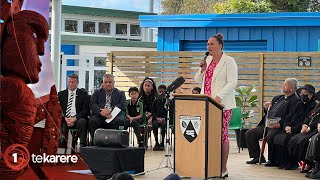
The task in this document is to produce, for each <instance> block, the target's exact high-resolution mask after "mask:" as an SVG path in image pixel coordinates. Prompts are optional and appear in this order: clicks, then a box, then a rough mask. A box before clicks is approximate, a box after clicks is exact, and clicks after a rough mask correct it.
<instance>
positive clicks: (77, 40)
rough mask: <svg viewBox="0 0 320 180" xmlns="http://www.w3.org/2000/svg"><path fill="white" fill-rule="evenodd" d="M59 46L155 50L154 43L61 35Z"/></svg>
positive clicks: (155, 45)
mask: <svg viewBox="0 0 320 180" xmlns="http://www.w3.org/2000/svg"><path fill="white" fill-rule="evenodd" d="M61 44H73V45H90V46H120V47H144V48H157V44H156V43H155V42H143V41H120V40H116V39H115V38H111V37H102V36H98V37H95V36H77V35H70V34H61Z"/></svg>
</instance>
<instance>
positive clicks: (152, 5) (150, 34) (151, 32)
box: [148, 0, 154, 42]
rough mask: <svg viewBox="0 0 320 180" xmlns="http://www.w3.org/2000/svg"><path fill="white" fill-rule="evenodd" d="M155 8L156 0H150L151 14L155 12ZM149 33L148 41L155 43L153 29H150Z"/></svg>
mask: <svg viewBox="0 0 320 180" xmlns="http://www.w3.org/2000/svg"><path fill="white" fill-rule="evenodd" d="M153 7H154V0H149V13H153V12H154V10H153ZM148 31H149V33H148V35H149V38H148V41H149V42H153V30H152V29H151V28H149V29H148Z"/></svg>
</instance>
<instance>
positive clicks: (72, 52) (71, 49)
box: [61, 45, 76, 87]
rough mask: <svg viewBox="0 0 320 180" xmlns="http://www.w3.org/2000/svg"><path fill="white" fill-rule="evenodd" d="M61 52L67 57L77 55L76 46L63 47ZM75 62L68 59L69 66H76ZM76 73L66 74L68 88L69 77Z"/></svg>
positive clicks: (68, 72)
mask: <svg viewBox="0 0 320 180" xmlns="http://www.w3.org/2000/svg"><path fill="white" fill-rule="evenodd" d="M61 52H62V53H63V54H65V55H75V54H76V46H75V45H61ZM74 62H75V61H74V60H70V59H67V66H74V65H75V63H74ZM73 73H74V71H67V72H66V87H68V76H69V75H70V74H73Z"/></svg>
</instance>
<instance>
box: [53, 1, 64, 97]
mask: <svg viewBox="0 0 320 180" xmlns="http://www.w3.org/2000/svg"><path fill="white" fill-rule="evenodd" d="M51 18H52V21H51V22H52V26H51V27H52V30H51V60H52V61H53V64H54V66H53V67H54V68H53V69H54V71H53V75H54V78H55V79H54V80H55V84H56V88H57V91H58V92H59V91H60V90H61V89H60V61H61V59H60V46H61V0H54V1H52V15H51ZM63 78H65V77H63Z"/></svg>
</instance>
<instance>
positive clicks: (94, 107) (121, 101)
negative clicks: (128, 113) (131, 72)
mask: <svg viewBox="0 0 320 180" xmlns="http://www.w3.org/2000/svg"><path fill="white" fill-rule="evenodd" d="M105 105H106V92H105V90H104V89H103V88H101V89H99V90H96V91H94V93H93V94H92V96H91V99H90V109H91V111H92V115H98V116H101V115H100V109H102V108H104V106H105ZM115 106H117V107H118V108H120V109H121V110H124V109H125V106H126V96H125V94H124V91H120V90H118V89H117V88H114V89H113V91H112V94H111V108H112V109H113V108H114V107H115ZM118 116H121V113H119V114H118Z"/></svg>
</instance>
